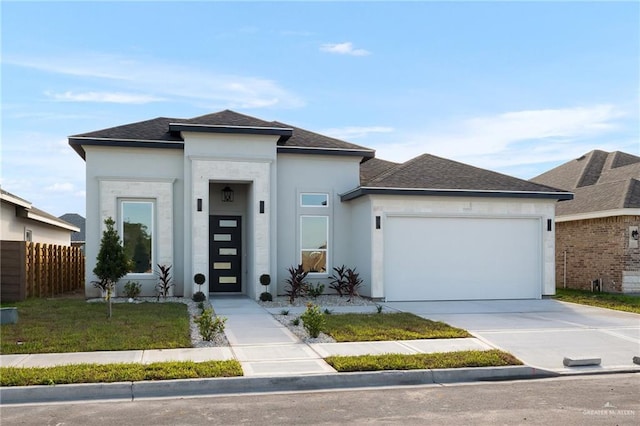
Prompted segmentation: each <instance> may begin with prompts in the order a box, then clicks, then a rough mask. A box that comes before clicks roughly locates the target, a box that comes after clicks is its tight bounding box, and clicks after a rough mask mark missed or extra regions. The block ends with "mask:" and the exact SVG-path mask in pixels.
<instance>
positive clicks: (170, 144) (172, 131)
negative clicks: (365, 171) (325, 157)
mask: <svg viewBox="0 0 640 426" xmlns="http://www.w3.org/2000/svg"><path fill="white" fill-rule="evenodd" d="M181 131H194V132H211V133H240V134H267V135H276V136H279V139H278V152H283V153H320V154H338V155H359V156H362V157H363V158H364V159H365V160H366V159H368V158H372V157H374V155H375V151H374V150H372V149H369V148H365V147H362V146H359V145H355V144H352V143H349V142H345V141H342V140H339V139H335V138H330V137H328V136H324V135H320V134H318V133H313V132H310V131H308V130H304V129H300V128H297V127H293V126H289V125H287V124H283V123H279V122H277V121H265V120H261V119H259V118H256V117H251V116H249V115H244V114H240V113H237V112H235V111H230V110H224V111H220V112H216V113H213V114H207V115H202V116H199V117H194V118H189V119H181V118H167V117H158V118H154V119H152V120H146V121H140V122H137V123H131V124H126V125H123V126H117V127H112V128H109V129H104V130H98V131H95V132H88V133H81V134H78V135H73V136H70V137H69V144H70V145H71V146H72V147H73V149H75V150H76V152H77V153H78V154H79V155H80V156H81V157H82V158H84V149H83V148H82V146H83V145H103V146H130V147H150V148H170V149H183V148H184V143H183V142H184V140H183V139H182V137H181V134H180V132H181Z"/></svg>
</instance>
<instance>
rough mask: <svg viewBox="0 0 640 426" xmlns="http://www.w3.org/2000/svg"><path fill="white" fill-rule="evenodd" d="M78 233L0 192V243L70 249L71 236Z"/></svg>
mask: <svg viewBox="0 0 640 426" xmlns="http://www.w3.org/2000/svg"><path fill="white" fill-rule="evenodd" d="M79 230H80V229H79V228H78V227H76V226H75V225H73V224H72V223H69V222H66V221H64V220H62V219H59V218H57V217H55V216H54V215H52V214H49V213H47V212H45V211H44V210H40V209H39V208H37V207H35V206H34V205H33V204H32V203H31V202H30V201H27V200H25V199H24V198H21V197H18V196H17V195H15V194H12V193H10V192H7V191H5V190H4V189H0V240H2V241H30V242H34V243H43V244H53V245H61V246H70V245H71V235H72V234H73V233H74V232H78V231H79Z"/></svg>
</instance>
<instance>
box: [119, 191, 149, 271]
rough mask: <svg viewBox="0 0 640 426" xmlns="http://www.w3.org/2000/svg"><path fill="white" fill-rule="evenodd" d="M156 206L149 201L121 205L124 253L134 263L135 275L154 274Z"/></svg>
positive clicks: (122, 203) (127, 202)
mask: <svg viewBox="0 0 640 426" xmlns="http://www.w3.org/2000/svg"><path fill="white" fill-rule="evenodd" d="M154 204H155V203H154V202H153V201H148V200H123V201H121V203H120V214H121V216H120V218H121V220H120V235H121V236H122V244H123V246H124V251H125V253H126V255H127V257H128V258H129V259H131V260H132V261H133V269H132V270H131V273H133V274H151V273H153V265H155V260H154V257H155V252H154V251H155V250H154V249H153V238H154V210H155V209H154V207H155V206H154Z"/></svg>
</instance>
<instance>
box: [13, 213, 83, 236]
mask: <svg viewBox="0 0 640 426" xmlns="http://www.w3.org/2000/svg"><path fill="white" fill-rule="evenodd" d="M16 216H19V217H23V218H26V219H31V220H35V221H36V222H40V223H46V224H47V225H51V226H55V227H56V228H62V229H66V230H67V231H72V232H80V228H78V227H77V226H75V225H72V224H70V223H68V222H65V221H64V220H61V219H57V218H53V217H50V216H48V215H43V214H39V213H38V212H37V211H33V210H31V209H27V208H22V209H16Z"/></svg>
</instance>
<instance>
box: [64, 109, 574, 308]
mask: <svg viewBox="0 0 640 426" xmlns="http://www.w3.org/2000/svg"><path fill="white" fill-rule="evenodd" d="M69 144H70V145H71V147H72V148H73V149H74V150H75V151H76V152H77V153H78V154H79V155H80V156H81V157H82V158H83V159H84V160H85V162H86V185H87V220H86V240H87V244H86V256H87V265H86V271H87V277H86V282H87V283H91V282H92V281H93V280H95V277H93V276H92V274H91V271H92V270H93V268H94V266H95V259H96V255H97V254H98V249H99V244H100V238H101V232H102V230H103V229H104V224H103V221H104V219H105V218H107V217H112V218H113V219H114V220H115V221H116V223H117V226H118V230H119V232H120V235H121V236H122V237H123V240H124V246H125V250H126V251H127V252H128V253H129V254H130V256H132V257H133V258H134V261H135V264H136V266H135V268H134V270H133V271H132V272H131V273H130V274H128V275H127V276H126V277H125V278H124V279H123V280H122V281H121V283H120V284H119V285H120V286H122V283H125V282H126V281H127V280H136V281H138V282H140V283H141V284H142V285H143V294H153V288H154V285H155V282H156V280H155V277H154V275H153V271H154V269H156V265H157V264H165V265H172V266H173V276H174V279H175V287H174V293H175V294H176V295H183V296H185V297H190V296H191V295H192V294H193V293H194V292H197V291H199V290H200V288H199V287H198V286H197V285H196V284H195V283H194V276H195V275H196V274H203V275H204V276H205V277H206V283H205V284H204V287H203V288H202V289H201V290H202V291H204V292H205V293H213V294H215V293H239V294H245V295H247V296H249V297H251V298H257V297H258V296H259V294H260V293H261V292H262V291H263V288H262V286H261V285H260V283H259V277H260V275H262V274H270V275H271V278H272V280H271V284H270V287H269V289H268V290H269V291H270V292H271V293H274V294H284V292H285V288H286V284H285V280H286V278H287V276H288V274H287V268H289V267H291V266H294V265H298V264H302V265H303V266H304V268H305V270H306V271H308V272H309V275H308V277H307V278H308V280H309V281H310V282H312V283H314V284H315V283H324V284H325V285H326V284H328V283H329V281H330V277H331V274H332V272H333V268H334V267H336V266H340V265H346V266H348V267H351V268H356V270H357V271H358V272H359V273H360V275H361V277H362V278H363V279H364V284H363V287H362V288H361V291H360V293H361V294H362V295H363V296H367V297H371V298H380V299H386V300H460V299H520V298H541V297H542V296H545V295H551V294H554V291H555V274H554V270H555V269H554V268H555V263H554V259H555V251H554V243H555V238H554V226H553V223H554V217H555V206H556V202H557V201H558V200H568V199H571V197H572V194H571V193H570V192H567V191H562V190H558V189H555V188H552V187H548V186H545V185H540V184H536V183H533V182H528V181H525V180H520V179H516V178H513V177H509V176H505V175H502V174H499V173H495V172H492V171H488V170H483V169H479V168H476V167H472V166H469V165H465V164H461V163H457V162H454V161H450V160H447V159H443V158H439V157H435V156H433V155H422V156H419V157H417V158H414V159H412V160H410V161H407V162H406V163H403V164H396V163H393V162H388V161H384V160H380V159H377V158H375V152H374V150H372V149H370V148H366V147H363V146H359V145H354V144H352V143H349V142H345V141H342V140H338V139H335V138H331V137H327V136H323V135H320V134H317V133H314V132H310V131H308V130H304V129H301V128H297V127H295V126H291V125H288V124H284V123H280V122H277V121H265V120H261V119H258V118H255V117H250V116H247V115H243V114H239V113H236V112H233V111H229V110H225V111H221V112H217V113H214V114H209V115H204V116H201V117H195V118H191V119H177V118H166V117H159V118H155V119H151V120H148V121H142V122H137V123H132V124H126V125H123V126H118V127H113V128H109V129H104V130H99V131H95V132H89V133H83V134H78V135H75V136H70V137H69ZM327 288H328V285H327ZM94 293H95V294H97V292H96V291H95V290H94V289H92V288H91V286H90V285H89V286H88V287H87V295H92V294H94Z"/></svg>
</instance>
